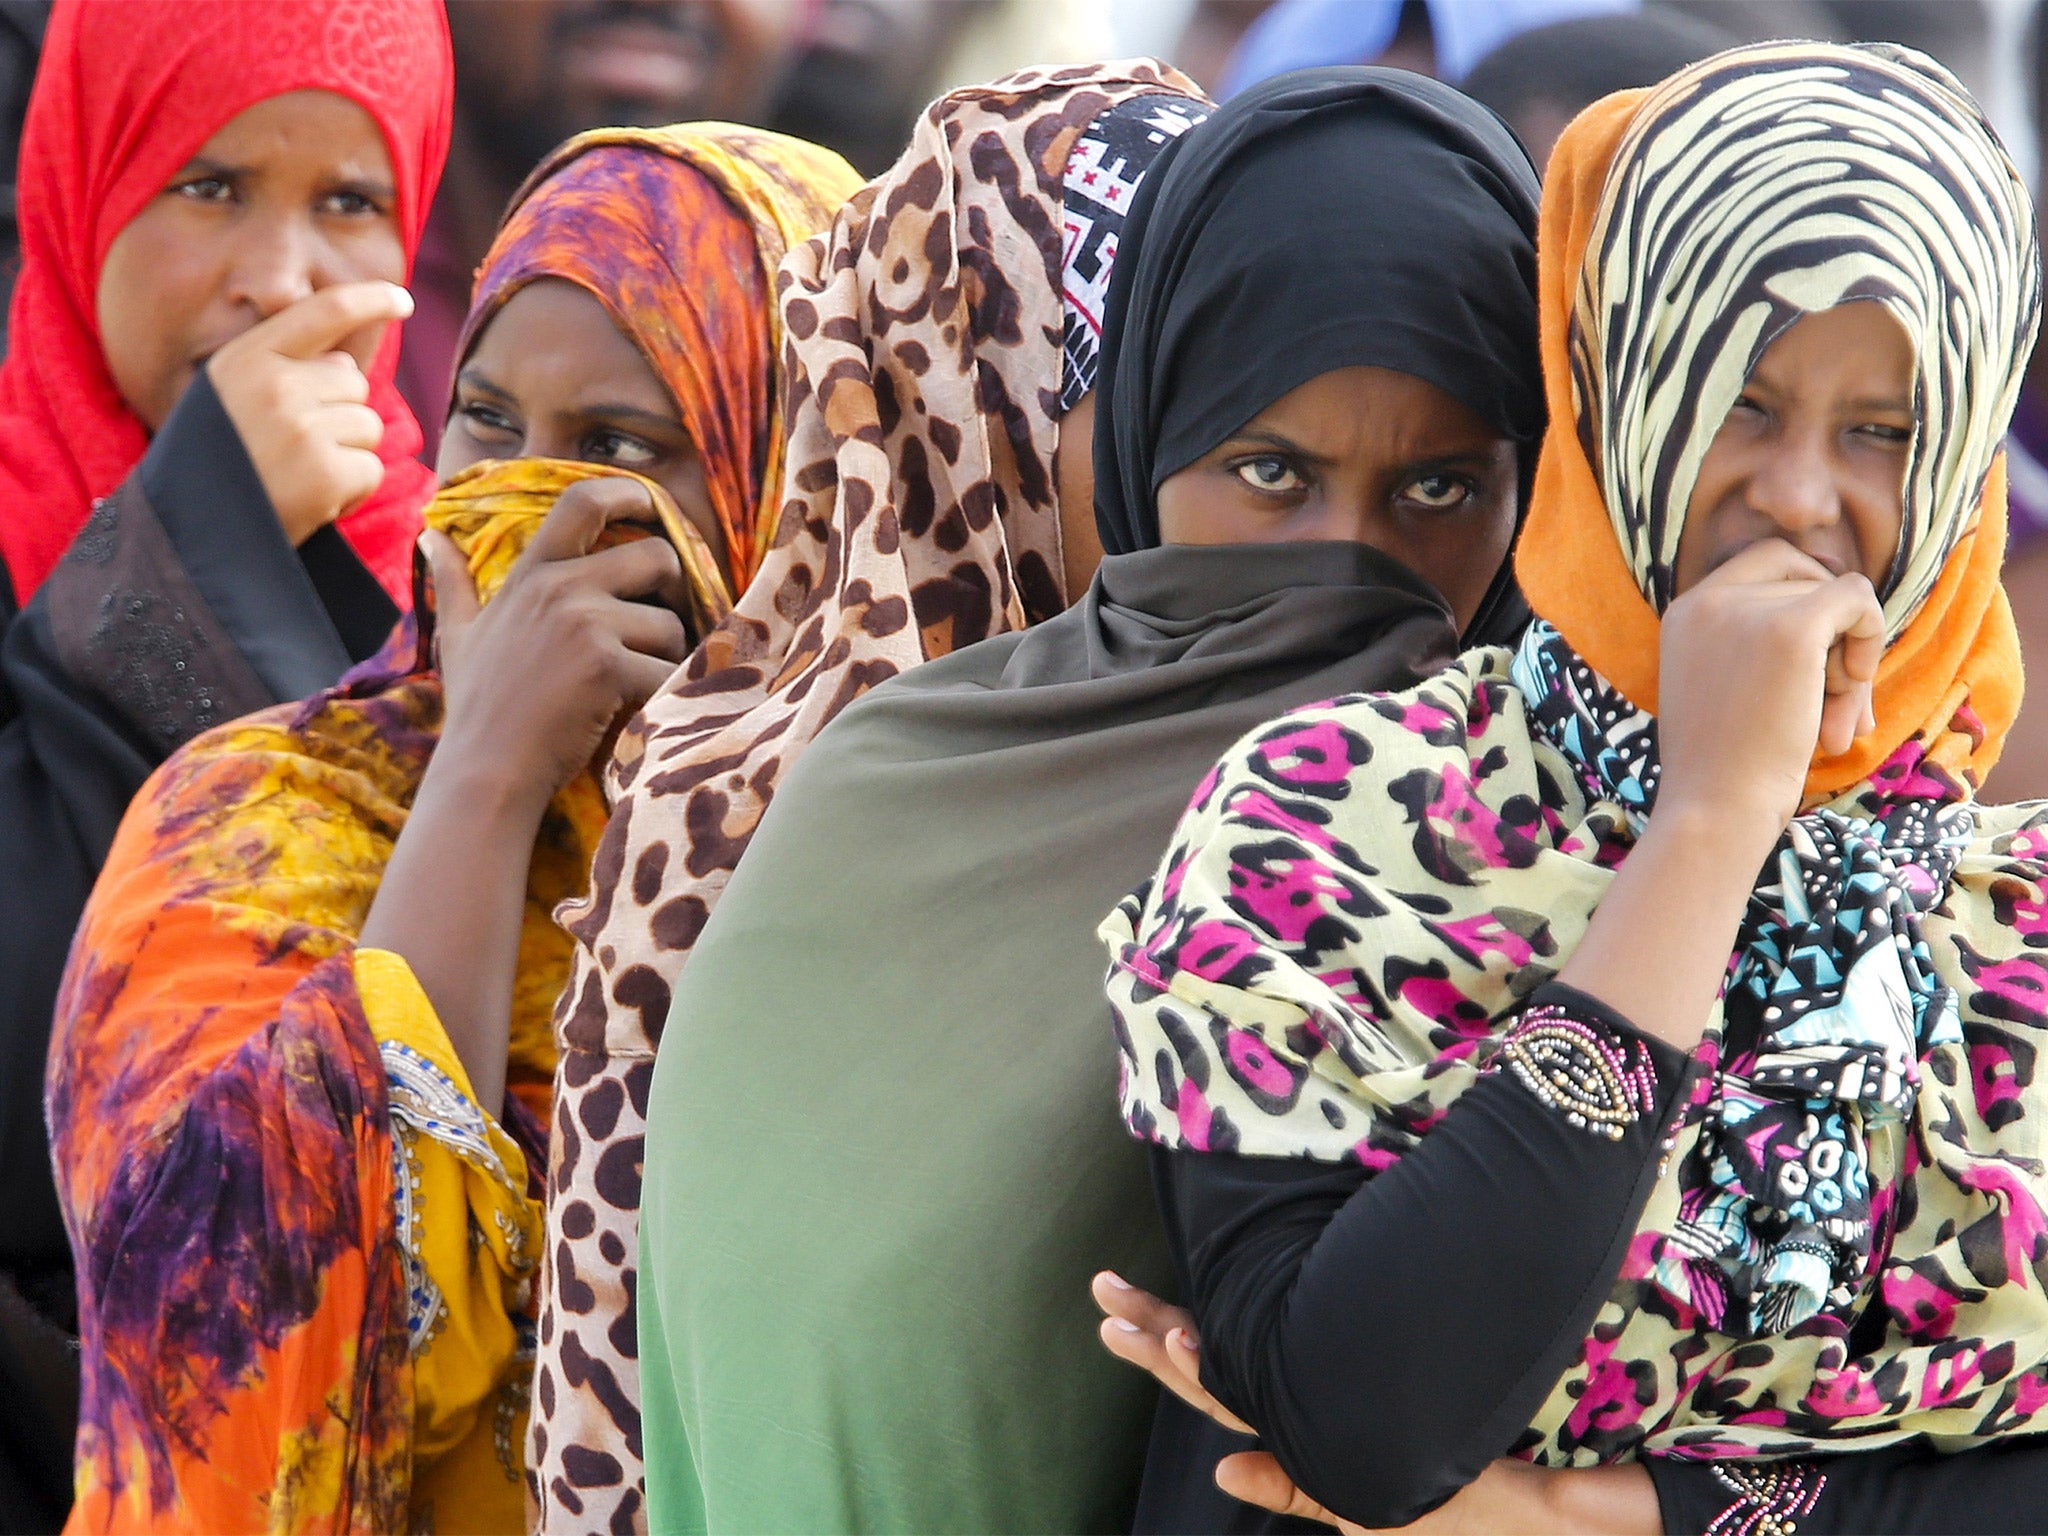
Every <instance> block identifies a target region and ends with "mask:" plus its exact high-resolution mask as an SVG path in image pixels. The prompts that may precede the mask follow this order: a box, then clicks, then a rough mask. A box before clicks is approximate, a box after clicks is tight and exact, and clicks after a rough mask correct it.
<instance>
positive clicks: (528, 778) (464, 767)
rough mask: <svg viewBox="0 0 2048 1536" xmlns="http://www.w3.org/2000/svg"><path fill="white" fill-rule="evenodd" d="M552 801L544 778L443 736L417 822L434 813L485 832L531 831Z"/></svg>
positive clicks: (416, 804)
mask: <svg viewBox="0 0 2048 1536" xmlns="http://www.w3.org/2000/svg"><path fill="white" fill-rule="evenodd" d="M551 798H552V791H551V790H550V788H549V786H548V785H547V784H546V783H544V782H541V780H540V778H539V776H538V775H535V774H532V773H523V772H521V771H520V768H519V765H518V764H516V763H513V762H509V761H507V759H506V758H505V757H503V756H500V755H491V754H480V753H473V752H470V751H467V750H465V749H464V747H463V746H462V745H461V744H460V743H458V742H453V741H450V740H448V739H447V738H446V737H443V739H442V740H441V742H440V744H439V745H438V746H437V747H436V748H435V749H434V755H433V757H432V758H431V759H430V760H429V761H428V763H427V771H426V774H425V775H424V776H423V777H422V778H421V780H420V787H419V792H418V793H417V794H416V795H415V796H414V797H413V807H412V813H413V815H414V816H415V817H417V816H419V815H420V814H421V813H422V812H427V811H431V812H432V813H434V814H436V815H437V816H445V817H449V818H451V819H456V820H460V821H464V822H468V823H470V824H472V825H474V826H476V827H478V828H479V829H480V830H481V829H482V828H485V827H488V828H490V829H491V830H492V831H493V832H499V831H503V832H513V831H525V832H531V831H532V830H533V829H534V828H537V827H538V826H539V825H540V819H541V816H542V814H543V813H544V812H545V811H546V810H547V805H548V801H549V800H550V799H551Z"/></svg>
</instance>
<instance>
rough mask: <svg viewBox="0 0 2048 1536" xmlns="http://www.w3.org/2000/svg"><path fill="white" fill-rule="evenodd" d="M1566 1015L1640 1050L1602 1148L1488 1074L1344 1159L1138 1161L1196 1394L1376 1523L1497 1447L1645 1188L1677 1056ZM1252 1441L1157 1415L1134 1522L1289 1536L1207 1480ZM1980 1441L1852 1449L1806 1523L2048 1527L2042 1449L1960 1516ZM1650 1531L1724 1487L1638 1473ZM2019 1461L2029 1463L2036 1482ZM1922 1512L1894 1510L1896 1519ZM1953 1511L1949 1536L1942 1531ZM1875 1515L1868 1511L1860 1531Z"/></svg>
mask: <svg viewBox="0 0 2048 1536" xmlns="http://www.w3.org/2000/svg"><path fill="white" fill-rule="evenodd" d="M1536 1000H1537V1001H1543V1002H1555V1003H1559V1004H1562V1005H1563V1006H1564V1007H1565V1008H1566V1009H1567V1010H1568V1011H1569V1012H1571V1013H1572V1014H1574V1015H1575V1016H1578V1017H1581V1018H1585V1019H1588V1020H1589V1021H1594V1022H1597V1023H1599V1024H1600V1025H1602V1026H1604V1027H1605V1028H1607V1029H1609V1030H1612V1031H1614V1032H1616V1033H1618V1034H1621V1035H1623V1036H1625V1037H1631V1038H1633V1039H1635V1040H1636V1041H1638V1042H1640V1044H1641V1045H1642V1047H1643V1048H1644V1049H1645V1051H1646V1052H1647V1055H1648V1059H1649V1061H1650V1063H1651V1065H1652V1066H1653V1068H1654V1070H1655V1072H1656V1078H1657V1099H1658V1108H1657V1110H1656V1112H1655V1113H1652V1114H1646V1115H1642V1116H1640V1117H1639V1118H1638V1119H1636V1120H1635V1121H1634V1122H1633V1123H1631V1124H1630V1125H1629V1126H1628V1127H1627V1128H1626V1129H1625V1130H1624V1132H1623V1134H1622V1136H1621V1137H1620V1139H1619V1140H1612V1141H1610V1140H1608V1139H1606V1138H1604V1137H1601V1136H1596V1135H1593V1134H1590V1133H1589V1132H1588V1131H1587V1130H1585V1129H1584V1128H1582V1127H1579V1126H1575V1125H1573V1124H1571V1123H1570V1122H1569V1121H1568V1120H1567V1119H1566V1118H1565V1116H1564V1115H1563V1114H1561V1113H1559V1112H1558V1111H1556V1110H1554V1109H1552V1108H1550V1107H1548V1106H1546V1105H1544V1104H1543V1103H1542V1102H1541V1101H1539V1100H1538V1099H1537V1098H1536V1097H1535V1096H1534V1095H1533V1094H1531V1093H1530V1092H1529V1091H1528V1090H1527V1089H1526V1088H1524V1087H1523V1086H1522V1085H1521V1084H1520V1083H1519V1082H1517V1081H1516V1080H1515V1079H1514V1078H1513V1077H1512V1076H1510V1075H1508V1074H1496V1075H1492V1076H1488V1077H1485V1078H1482V1079H1481V1080H1480V1081H1479V1082H1478V1083H1476V1084H1474V1085H1473V1087H1472V1088H1471V1089H1470V1090H1469V1091H1468V1092H1466V1093H1465V1094H1464V1095H1463V1096H1462V1097H1461V1098H1460V1099H1459V1100H1458V1101H1457V1103H1456V1105H1455V1106H1453V1108H1452V1109H1451V1110H1450V1111H1449V1112H1447V1113H1446V1114H1445V1116H1444V1118H1443V1120H1442V1122H1441V1123H1440V1124H1438V1125H1437V1126H1436V1127H1435V1128H1434V1129H1433V1130H1432V1131H1431V1133H1430V1134H1429V1135H1428V1136H1426V1137H1424V1138H1423V1140H1422V1141H1421V1143H1420V1144H1419V1145H1418V1146H1417V1148H1416V1149H1415V1150H1414V1151H1413V1152H1411V1153H1409V1154H1408V1155H1407V1156H1405V1157H1403V1158H1402V1159H1401V1160H1400V1161H1399V1162H1397V1163H1395V1164H1394V1165H1393V1166H1391V1167H1390V1168H1388V1169H1386V1170H1385V1171H1384V1172H1381V1173H1379V1174H1377V1175H1371V1174H1368V1172H1367V1171H1366V1170H1365V1169H1363V1168H1361V1167H1359V1166H1357V1165H1355V1164H1350V1165H1330V1164H1322V1163H1310V1162H1306V1161H1296V1160H1290V1159H1276V1158H1250V1157H1237V1156H1230V1155H1225V1154H1217V1153H1207V1152H1165V1151H1161V1152H1157V1153H1155V1155H1154V1157H1155V1161H1154V1169H1155V1177H1156V1182H1157V1185H1158V1188H1159V1193H1160V1202H1161V1208H1162V1211H1163V1213H1164V1215H1165V1219H1166V1227H1167V1234H1168V1238H1169V1242H1170V1245H1171V1247H1172V1249H1173V1251H1174V1255H1175V1259H1176V1262H1177V1264H1178V1265H1179V1267H1180V1270H1181V1275H1180V1278H1181V1284H1182V1287H1183V1295H1184V1297H1185V1298H1186V1299H1187V1301H1188V1304H1189V1306H1190V1307H1191V1309H1192V1310H1193V1312H1194V1314H1195V1318H1196V1322H1197V1324H1198V1326H1199V1327H1200V1330H1201V1336H1202V1374H1203V1381H1204V1384H1205V1385H1206V1386H1207V1387H1208V1388H1209V1389H1210V1390H1211V1391H1212V1392H1213V1393H1215V1395H1216V1396H1217V1398H1219V1399H1220V1400H1221V1401H1222V1402H1224V1403H1225V1404H1227V1405H1228V1406H1229V1407H1230V1408H1231V1409H1232V1410H1233V1411H1235V1412H1236V1413H1237V1414H1238V1415H1239V1416H1240V1417H1242V1418H1243V1419H1245V1420H1246V1421H1247V1422H1248V1423H1251V1424H1254V1425H1257V1426H1258V1429H1259V1432H1260V1436H1261V1440H1260V1442H1259V1443H1260V1444H1261V1445H1263V1447H1264V1448H1265V1449H1267V1450H1269V1451H1271V1452H1272V1453H1273V1454H1274V1456H1275V1457H1276V1458H1277V1459H1278V1460H1279V1462H1280V1464H1281V1465H1282V1466H1283V1467H1284V1468H1285V1469H1286V1470H1287V1472H1288V1473H1289V1475H1290V1476H1292V1477H1293V1478H1294V1480H1295V1481H1296V1483H1297V1484H1298V1485H1299V1486H1300V1487H1301V1488H1302V1490H1303V1491H1304V1492H1306V1493H1307V1494H1309V1495H1310V1496H1311V1497H1312V1498H1314V1499H1316V1500H1317V1501H1318V1502H1319V1503H1321V1504H1323V1505H1324V1506H1325V1507H1327V1508H1329V1509H1331V1510H1333V1511H1335V1512H1337V1513H1339V1514H1341V1515H1343V1516H1344V1517H1345V1518H1347V1519H1350V1520H1355V1521H1357V1522H1358V1523H1360V1524H1362V1525H1365V1526H1367V1527H1369V1528H1372V1529H1385V1528H1392V1527H1398V1526H1403V1525H1407V1524H1409V1523H1410V1522H1412V1521H1414V1520H1416V1519H1418V1518H1420V1517H1421V1516H1422V1515H1424V1514H1426V1513H1427V1512H1428V1511H1429V1510H1431V1509H1434V1508H1435V1507H1436V1506H1437V1505H1439V1504H1441V1503H1443V1502H1444V1501H1445V1500H1447V1499H1449V1498H1450V1497H1451V1496H1452V1495H1453V1494H1455V1493H1456V1492H1457V1491H1458V1490H1459V1489H1461V1488H1463V1487H1465V1486H1466V1485H1467V1484H1468V1483H1470V1482H1471V1481H1472V1480H1473V1479H1475V1478H1476V1477H1478V1475H1479V1474H1480V1473H1481V1472H1482V1471H1484V1470H1485V1468H1486V1466H1487V1464H1488V1463H1489V1462H1491V1461H1493V1460H1495V1459H1496V1458H1498V1457H1500V1456H1501V1455H1503V1454H1505V1453H1506V1452H1507V1450H1508V1449H1509V1447H1510V1446H1511V1445H1512V1444H1513V1443H1514V1442H1515V1440H1516V1439H1517V1438H1518V1436H1519V1435H1520V1433H1521V1431H1522V1430H1523V1429H1524V1428H1525V1427H1526V1426H1527V1424H1528V1423H1529V1421H1530V1420H1531V1419H1532V1418H1534V1417H1535V1415H1536V1412H1537V1410H1538V1409H1539V1408H1540V1407H1541V1406H1542V1403H1543V1401H1544V1399H1546V1398H1547V1397H1548V1396H1549V1395H1550V1393H1551V1391H1552V1390H1553V1389H1554V1388H1555V1386H1556V1384H1557V1382H1558V1379H1559V1378H1560V1377H1561V1376H1562V1375H1563V1374H1564V1372H1565V1370H1566V1369H1568V1368H1569V1366H1570V1364H1571V1362H1572V1360H1573V1358H1574V1357H1575V1356H1576V1354H1577V1352H1578V1350H1579V1348H1580V1346H1581V1344H1582V1342H1583V1340H1584V1338H1585V1334H1586V1331H1587V1329H1588V1328H1589V1327H1590V1326H1591V1324H1592V1321H1593V1318H1594V1316H1595V1314H1596V1313H1597V1312H1598V1311H1599V1308H1600V1305H1601V1303H1602V1302H1603V1301H1604V1300H1605V1299H1606V1298H1607V1296H1608V1295H1609V1293H1610V1292H1611V1291H1612V1289H1613V1285H1614V1279H1615V1276H1616V1275H1617V1274H1618V1273H1619V1271H1620V1268H1621V1262H1622V1259H1623V1257H1624V1255H1625V1253H1626V1250H1627V1246H1628V1243H1629V1240H1630V1238H1631V1237H1632V1236H1633V1234H1634V1231H1635V1228H1636V1225H1637V1223H1638V1221H1639V1220H1640V1218H1641V1213H1642V1208H1643V1205H1644V1203H1645V1201H1646V1200H1647V1199H1648V1197H1649V1194H1650V1190H1651V1188H1652V1187H1653V1185H1654V1183H1655V1180H1656V1173H1657V1164H1658V1161H1659V1155H1660V1149H1659V1147H1658V1141H1659V1138H1660V1137H1661V1136H1662V1134H1663V1133H1664V1131H1665V1130H1666V1129H1667V1128H1668V1127H1669V1126H1670V1124H1671V1123H1672V1121H1673V1120H1674V1119H1675V1118H1676V1115H1677V1112H1678V1107H1679V1105H1680V1103H1681V1100H1682V1095H1683V1094H1684V1093H1685V1092H1686V1091H1687V1085H1688V1083H1689V1078H1690V1073H1691V1071H1692V1070H1693V1068H1692V1065H1691V1062H1690V1061H1689V1059H1688V1058H1687V1057H1685V1056H1683V1055H1681V1054H1680V1053H1679V1052H1677V1051H1676V1050H1674V1049H1673V1048H1671V1047H1670V1046H1669V1045H1667V1044H1665V1043H1664V1042H1662V1041H1659V1040H1656V1039H1654V1038H1651V1037H1649V1036H1645V1035H1641V1034H1639V1033H1638V1032H1636V1031H1635V1030H1634V1029H1633V1028H1632V1026H1630V1025H1629V1024H1628V1022H1627V1021H1626V1020H1625V1019H1622V1018H1620V1017H1619V1016H1617V1015H1615V1014H1614V1013H1613V1012H1612V1011H1611V1010H1608V1009H1607V1008H1605V1007H1604V1005H1602V1004H1601V1003H1599V1002H1598V1001H1597V1000H1595V999H1593V998H1591V997H1588V996H1586V995H1585V994H1583V993H1579V992H1577V991H1575V990H1574V989H1571V988H1568V987H1563V986H1560V985H1558V984H1555V983H1553V984H1551V985H1550V986H1548V987H1546V988H1544V989H1542V990H1541V991H1539V993H1538V994H1537V999H1536ZM1250 1443H1251V1442H1249V1441H1246V1440H1245V1439H1244V1438H1243V1437H1241V1436H1235V1435H1231V1434H1229V1433H1228V1432H1227V1431H1224V1430H1222V1429H1220V1428H1218V1427H1216V1426H1214V1425H1210V1424H1208V1422H1207V1421H1206V1420H1203V1419H1201V1418H1200V1417H1199V1416H1198V1415H1195V1414H1194V1413H1193V1412H1192V1410H1187V1409H1185V1408H1183V1407H1181V1406H1180V1405H1179V1404H1178V1403H1173V1404H1171V1405H1167V1404H1164V1403H1163V1404H1162V1407H1161V1410H1160V1415H1159V1419H1158V1422H1157V1424H1156V1425H1155V1430H1154V1436H1153V1441H1152V1452H1151V1456H1150V1459H1149V1460H1148V1464H1147V1469H1146V1481H1145V1488H1144V1492H1143V1494H1142V1496H1141V1500H1140V1505H1139V1515H1138V1527H1137V1528H1138V1529H1139V1530H1140V1531H1286V1530H1294V1529H1303V1528H1305V1527H1303V1526H1301V1525H1299V1524H1295V1523H1289V1522H1282V1521H1279V1520H1277V1519H1276V1518H1274V1517H1271V1516H1267V1515H1264V1514H1263V1513H1262V1512H1258V1511H1252V1510H1248V1509H1246V1508H1245V1507H1244V1506H1242V1505H1238V1504H1236V1503H1235V1502H1234V1501H1232V1500H1230V1499H1228V1498H1226V1497H1225V1496H1224V1495H1223V1494H1222V1493H1221V1492H1220V1491H1218V1490H1217V1489H1216V1488H1215V1487H1214V1483H1213V1477H1212V1474H1213V1470H1214V1467H1215V1463H1216V1461H1217V1460H1218V1459H1219V1458H1220V1457H1222V1456H1224V1455H1227V1454H1229V1453H1230V1452H1231V1451H1234V1450H1242V1449H1245V1448H1247V1446H1248V1445H1249V1444H1250ZM1980 1454H1985V1455H1988V1454H1989V1453H1975V1452H1973V1453H1966V1454H1965V1455H1964V1456H1963V1457H1962V1458H1960V1459H1958V1458H1954V1457H1951V1458H1946V1459H1942V1458H1936V1457H1933V1456H1931V1455H1930V1454H1928V1453H1924V1452H1901V1453H1896V1454H1893V1453H1864V1454H1853V1455H1844V1456H1837V1457H1830V1458H1826V1459H1825V1460H1824V1461H1819V1462H1814V1463H1809V1464H1807V1465H1808V1466H1810V1467H1811V1468H1812V1470H1814V1471H1815V1472H1818V1473H1821V1474H1823V1480H1822V1481H1819V1482H1817V1483H1816V1484H1815V1485H1814V1486H1816V1487H1817V1488H1818V1489H1819V1493H1818V1496H1817V1499H1816V1500H1815V1501H1814V1503H1813V1507H1812V1508H1811V1509H1810V1510H1808V1511H1806V1512H1805V1513H1803V1514H1802V1515H1801V1516H1800V1517H1799V1519H1798V1526H1799V1529H1800V1530H1801V1531H1802V1532H1805V1533H1811V1536H1820V1533H1822V1532H1825V1531H1828V1530H1843V1531H1853V1530H1898V1531H1917V1530H1950V1529H1964V1528H1983V1529H2003V1530H2022V1529H2034V1528H2041V1529H2048V1450H2044V1451H2038V1452H2037V1451H2035V1450H2034V1449H2033V1448H2032V1447H2031V1446H2030V1445H2026V1444H2024V1443H2022V1444H2020V1445H2017V1446H2015V1447H2014V1448H2011V1449H2002V1450H2001V1451H1999V1453H1998V1455H1999V1456H2000V1457H2001V1458H2003V1459H2001V1460H2000V1461H1999V1462H1998V1463H1997V1467H1998V1469H1999V1473H2000V1476H2001V1477H2002V1479H2004V1480H2005V1481H2006V1491H2005V1492H2004V1493H2002V1494H1999V1495H1996V1496H1993V1495H1990V1494H1988V1493H1984V1492H1982V1491H1976V1492H1974V1493H1973V1495H1972V1496H1973V1497H1975V1499H1976V1502H1975V1503H1974V1504H1973V1505H1971V1506H1970V1509H1971V1510H1972V1511H1974V1514H1975V1518H1976V1520H1977V1522H1978V1523H1977V1524H1975V1525H1972V1523H1971V1521H1972V1515H1971V1514H1968V1513H1964V1512H1963V1511H1961V1510H1959V1509H1958V1508H1957V1507H1956V1506H1955V1505H1954V1503H1953V1501H1952V1500H1951V1499H1950V1498H1949V1497H1948V1496H1947V1495H1946V1494H1945V1493H1942V1492H1939V1491H1937V1484H1940V1485H1946V1486H1953V1487H1955V1488H1959V1489H1960V1488H1965V1487H1968V1488H1972V1489H1974V1485H1973V1484H1972V1483H1971V1480H1970V1473H1969V1468H1970V1466H1971V1465H1973V1464H1974V1465H1977V1466H1980V1467H1984V1468H1986V1469H1989V1467H1990V1465H1991V1464H1990V1463H1988V1462H1980V1461H1978V1460H1977V1457H1978V1456H1979V1455H1980ZM1646 1465H1647V1466H1648V1467H1649V1469H1650V1472H1651V1475H1652V1478H1653V1480H1654V1482H1655V1483H1656V1486H1657V1490H1658V1495H1659V1500H1660V1505H1661V1507H1662V1509H1663V1513H1664V1520H1665V1525H1666V1528H1667V1529H1668V1530H1672V1531H1701V1530H1704V1529H1705V1528H1706V1526H1707V1525H1708V1524H1709V1523H1710V1522H1711V1521H1712V1519H1713V1518H1714V1516H1715V1515H1716V1514H1718V1513H1719V1512H1720V1511H1721V1510H1723V1509H1726V1508H1727V1507H1728V1506H1729V1505H1730V1504H1732V1503H1734V1502H1736V1501H1737V1495H1736V1494H1735V1493H1733V1492H1731V1490H1730V1489H1728V1488H1727V1487H1726V1486H1724V1485H1723V1484H1722V1483H1721V1482H1720V1481H1719V1480H1718V1479H1717V1478H1715V1477H1714V1475H1713V1472H1712V1469H1711V1468H1709V1467H1706V1466H1702V1465H1699V1464H1690V1463H1683V1462H1677V1461H1671V1460H1668V1459H1666V1460H1657V1461H1653V1462H1649V1463H1646ZM2037 1468H2038V1470H2037ZM1909 1517H1910V1518H1911V1519H1913V1520H1916V1521H1924V1522H1931V1523H1902V1522H1904V1521H1905V1520H1907V1519H1908V1518H1909ZM1958 1521H1960V1522H1961V1523H1960V1524H1958V1523H1957V1522H1958ZM1873 1522H1875V1523H1873Z"/></svg>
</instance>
